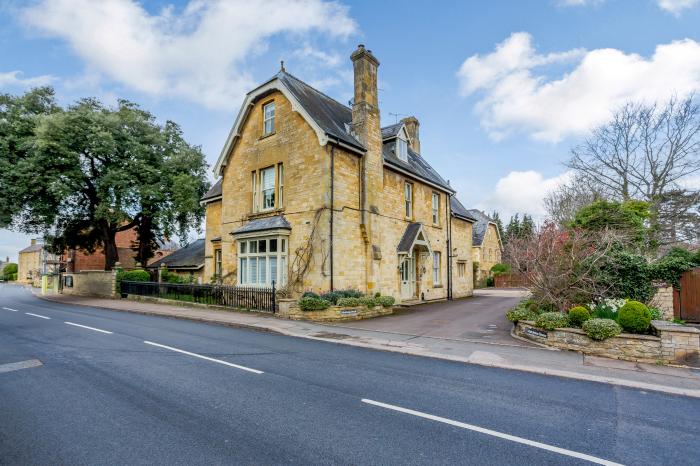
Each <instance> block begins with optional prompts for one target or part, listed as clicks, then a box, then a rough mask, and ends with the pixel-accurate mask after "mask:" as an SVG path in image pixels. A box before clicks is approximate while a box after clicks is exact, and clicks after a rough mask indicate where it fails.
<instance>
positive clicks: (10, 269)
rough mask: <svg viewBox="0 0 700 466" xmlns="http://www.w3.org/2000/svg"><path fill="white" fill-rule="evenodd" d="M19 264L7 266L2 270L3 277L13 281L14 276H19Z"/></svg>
mask: <svg viewBox="0 0 700 466" xmlns="http://www.w3.org/2000/svg"><path fill="white" fill-rule="evenodd" d="M17 270H18V268H17V264H14V263H10V264H5V267H3V268H2V274H0V275H2V277H3V278H4V279H5V280H7V281H10V280H13V279H14V276H15V275H16V274H17Z"/></svg>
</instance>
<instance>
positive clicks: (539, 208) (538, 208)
mask: <svg viewBox="0 0 700 466" xmlns="http://www.w3.org/2000/svg"><path fill="white" fill-rule="evenodd" d="M572 176H573V175H572V174H571V173H570V172H565V173H562V174H560V175H557V176H554V177H552V178H545V177H544V176H543V175H542V173H539V172H536V171H534V170H528V171H512V172H510V173H508V174H507V175H506V176H504V177H503V178H501V179H499V180H498V181H497V182H496V186H495V187H494V189H493V191H492V192H491V193H489V194H488V195H487V196H486V197H485V198H484V199H483V200H482V201H481V202H479V203H478V204H477V208H479V209H481V210H483V211H484V212H488V213H490V212H493V211H494V210H495V211H497V212H499V214H500V215H501V219H503V220H504V221H505V222H507V221H508V219H509V218H510V216H511V215H514V214H516V213H520V214H523V213H527V214H530V215H532V216H533V217H534V218H535V220H537V221H542V220H543V219H544V218H545V215H546V211H545V208H544V203H543V200H544V197H545V196H546V195H547V193H548V192H549V191H551V190H553V189H555V188H557V187H559V186H561V185H563V184H565V183H567V182H568V181H570V180H571V178H572Z"/></svg>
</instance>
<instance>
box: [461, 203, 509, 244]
mask: <svg viewBox="0 0 700 466" xmlns="http://www.w3.org/2000/svg"><path fill="white" fill-rule="evenodd" d="M467 213H468V214H469V216H471V217H473V218H474V219H476V223H475V224H474V227H473V228H472V246H481V243H483V242H484V236H486V231H487V230H488V228H489V225H493V226H494V227H496V223H495V222H494V221H493V220H492V219H491V217H489V216H488V215H486V214H485V213H483V212H482V211H480V210H477V209H469V210H467ZM496 233H497V234H499V238H498V240H499V242H500V240H501V238H500V233H498V227H496Z"/></svg>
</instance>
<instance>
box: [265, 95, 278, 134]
mask: <svg viewBox="0 0 700 466" xmlns="http://www.w3.org/2000/svg"><path fill="white" fill-rule="evenodd" d="M269 107H272V116H268V115H267V109H268V108H269ZM276 116H277V106H276V105H275V101H274V100H270V101H269V102H266V103H264V104H263V105H262V117H263V126H262V127H263V131H262V135H263V137H264V136H270V135H272V134H275V125H276V123H277V122H276V121H275V120H276ZM268 122H271V125H270V131H268V130H267V123H268Z"/></svg>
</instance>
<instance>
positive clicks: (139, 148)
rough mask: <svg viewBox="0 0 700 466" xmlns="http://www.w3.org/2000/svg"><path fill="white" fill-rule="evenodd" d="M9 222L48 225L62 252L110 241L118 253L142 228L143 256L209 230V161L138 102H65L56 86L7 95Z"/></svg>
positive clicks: (3, 210)
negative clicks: (124, 235)
mask: <svg viewBox="0 0 700 466" xmlns="http://www.w3.org/2000/svg"><path fill="white" fill-rule="evenodd" d="M2 102H4V105H2V106H0V112H2V113H0V122H3V124H2V128H0V131H4V132H5V133H6V134H7V135H8V137H9V138H10V140H11V141H13V144H3V145H2V146H1V147H0V150H1V152H0V167H2V168H6V167H9V169H3V170H2V172H0V199H10V200H9V201H2V203H1V204H0V226H2V227H11V228H15V229H19V230H21V231H25V232H43V233H44V234H45V235H46V237H47V240H48V243H49V245H50V247H51V249H52V250H53V251H54V252H59V251H63V250H65V249H67V248H81V249H84V250H87V251H94V250H95V249H96V248H98V247H99V248H102V249H103V251H104V254H105V268H106V269H107V270H109V269H111V268H112V267H113V266H114V264H115V263H116V262H117V260H118V254H117V247H116V242H115V236H116V234H117V232H119V231H123V230H127V229H130V228H136V230H137V234H138V241H137V244H136V245H135V246H134V247H135V249H137V256H138V257H137V260H138V261H140V262H142V263H143V264H146V263H147V260H148V259H149V258H150V257H152V255H153V249H154V248H155V247H156V243H157V241H158V240H162V239H163V238H167V237H169V236H170V235H173V234H175V233H178V234H180V235H182V236H184V234H185V233H186V232H187V231H188V230H189V229H191V228H199V226H200V224H201V220H202V218H203V215H204V212H203V208H202V207H201V206H200V205H199V199H200V198H201V196H202V195H203V194H204V193H205V192H206V190H207V188H208V182H207V180H206V176H205V170H206V167H207V165H206V162H205V160H204V156H203V154H202V152H201V150H200V148H199V147H194V146H191V145H189V144H188V143H187V142H186V141H185V140H184V139H183V137H182V132H181V130H180V128H179V127H178V126H177V125H176V124H175V123H172V122H167V123H166V124H165V125H164V126H160V125H158V124H157V123H156V121H155V118H154V117H153V115H151V114H150V113H149V112H147V111H145V110H142V109H140V108H139V107H138V106H137V105H136V104H133V103H131V102H128V101H124V100H122V101H119V103H118V105H117V107H116V108H108V107H105V106H103V105H102V104H101V103H100V102H99V101H98V100H96V99H83V100H80V101H78V102H77V103H76V104H74V105H72V106H70V107H68V108H67V109H61V108H59V107H58V106H57V105H56V104H55V101H54V98H53V92H52V91H50V90H49V89H44V90H35V91H30V92H29V93H27V94H25V95H24V96H20V97H13V96H8V95H5V96H3V100H2Z"/></svg>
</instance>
